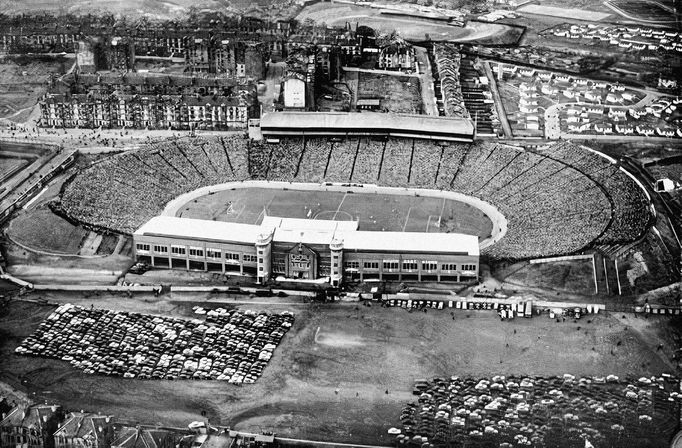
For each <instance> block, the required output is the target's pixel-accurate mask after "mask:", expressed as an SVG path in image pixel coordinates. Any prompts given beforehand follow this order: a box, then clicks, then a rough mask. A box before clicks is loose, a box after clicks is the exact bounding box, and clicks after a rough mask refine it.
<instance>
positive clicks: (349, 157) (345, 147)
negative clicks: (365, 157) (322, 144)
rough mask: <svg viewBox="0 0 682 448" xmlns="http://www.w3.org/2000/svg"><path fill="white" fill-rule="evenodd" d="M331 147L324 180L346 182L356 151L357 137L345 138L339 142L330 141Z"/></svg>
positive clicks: (351, 170) (348, 178) (351, 169)
mask: <svg viewBox="0 0 682 448" xmlns="http://www.w3.org/2000/svg"><path fill="white" fill-rule="evenodd" d="M329 144H330V145H331V147H332V150H331V155H330V156H329V157H330V158H329V166H328V167H327V175H326V180H328V181H331V182H348V181H349V180H350V176H351V173H352V172H353V163H354V162H355V155H356V154H357V151H358V144H359V142H358V140H357V139H352V138H349V139H346V140H344V141H341V142H330V143H329Z"/></svg>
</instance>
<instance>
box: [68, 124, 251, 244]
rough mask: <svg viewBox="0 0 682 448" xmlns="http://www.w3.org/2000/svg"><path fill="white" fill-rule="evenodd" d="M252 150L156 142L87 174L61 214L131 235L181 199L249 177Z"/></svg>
mask: <svg viewBox="0 0 682 448" xmlns="http://www.w3.org/2000/svg"><path fill="white" fill-rule="evenodd" d="M223 144H224V145H225V146H224V147H223ZM248 144H249V142H248V140H246V139H244V138H239V137H236V138H225V139H215V138H209V139H204V138H196V139H178V140H175V139H171V140H162V141H155V142H151V143H149V144H148V145H147V146H145V147H143V148H142V149H139V150H130V151H127V152H124V153H122V154H119V155H115V156H112V157H110V158H107V159H103V160H101V161H98V162H95V163H93V164H92V165H90V166H89V167H87V168H85V169H83V170H82V171H81V172H80V173H78V175H76V176H75V177H74V178H73V180H72V181H71V182H70V183H68V184H67V185H66V186H65V188H64V193H63V195H62V197H61V203H60V208H61V209H62V210H63V211H64V212H65V213H66V214H67V215H69V216H70V217H72V218H74V219H76V220H78V221H80V222H83V223H87V224H89V225H93V226H96V227H100V228H103V229H109V230H114V231H118V232H123V233H132V232H134V231H135V230H136V229H137V228H138V227H140V226H141V225H142V224H143V223H145V222H146V221H148V220H149V219H150V218H152V217H153V216H155V215H157V214H158V213H159V211H160V210H162V209H163V207H164V206H165V204H166V203H168V202H169V201H170V200H172V199H173V198H175V197H176V196H178V195H180V194H183V193H186V192H188V191H191V190H194V189H196V188H199V187H202V186H207V185H213V184H217V183H223V182H228V181H231V180H243V179H245V178H246V177H248V171H247V169H246V167H247V165H246V163H245V161H246V157H247V153H248ZM226 168H227V169H226ZM232 168H234V169H232Z"/></svg>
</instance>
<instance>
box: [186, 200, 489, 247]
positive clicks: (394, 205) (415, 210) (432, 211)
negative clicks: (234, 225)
mask: <svg viewBox="0 0 682 448" xmlns="http://www.w3.org/2000/svg"><path fill="white" fill-rule="evenodd" d="M266 213H267V215H269V216H280V217H285V218H313V219H328V220H338V221H348V220H358V221H359V228H360V229H361V230H376V231H381V230H385V231H403V232H446V231H450V232H456V233H465V234H469V235H477V236H479V237H480V239H481V240H484V239H486V238H488V237H489V236H490V235H491V231H492V222H491V221H490V219H489V218H488V217H487V216H486V215H485V213H483V212H482V211H480V210H479V209H477V208H475V207H473V206H471V205H469V204H465V203H463V202H458V201H453V200H450V199H443V198H433V197H415V196H398V195H390V194H363V193H342V192H331V191H300V190H278V189H272V188H245V189H236V190H224V191H219V192H216V193H213V194H209V195H206V196H201V197H199V198H197V199H195V200H193V201H191V202H189V203H187V204H185V205H183V206H182V207H181V208H180V211H179V213H178V214H177V216H180V217H184V218H197V219H208V220H218V221H229V222H240V223H246V224H260V223H261V221H262V219H263V216H264V215H265V214H266Z"/></svg>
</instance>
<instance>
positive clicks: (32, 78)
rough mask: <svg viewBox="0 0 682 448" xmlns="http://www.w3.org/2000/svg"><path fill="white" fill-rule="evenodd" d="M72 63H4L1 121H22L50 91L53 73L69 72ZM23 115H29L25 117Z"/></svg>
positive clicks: (0, 72) (0, 66)
mask: <svg viewBox="0 0 682 448" xmlns="http://www.w3.org/2000/svg"><path fill="white" fill-rule="evenodd" d="M68 64H69V62H68V61H66V60H59V59H56V60H54V61H28V60H24V59H23V58H19V59H15V60H10V59H5V60H3V61H2V62H1V63H0V118H10V119H14V121H22V120H21V118H25V116H27V114H26V113H27V112H28V111H29V109H30V108H32V107H33V106H35V104H36V103H37V102H38V99H39V98H40V96H42V95H43V94H44V93H45V92H46V91H47V81H48V79H49V76H50V73H57V74H61V73H65V72H66V70H68ZM22 112H26V113H24V114H22Z"/></svg>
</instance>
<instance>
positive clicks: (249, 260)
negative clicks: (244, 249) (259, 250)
mask: <svg viewBox="0 0 682 448" xmlns="http://www.w3.org/2000/svg"><path fill="white" fill-rule="evenodd" d="M256 259H257V257H256V256H255V255H247V254H244V262H245V263H255V262H256Z"/></svg>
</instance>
